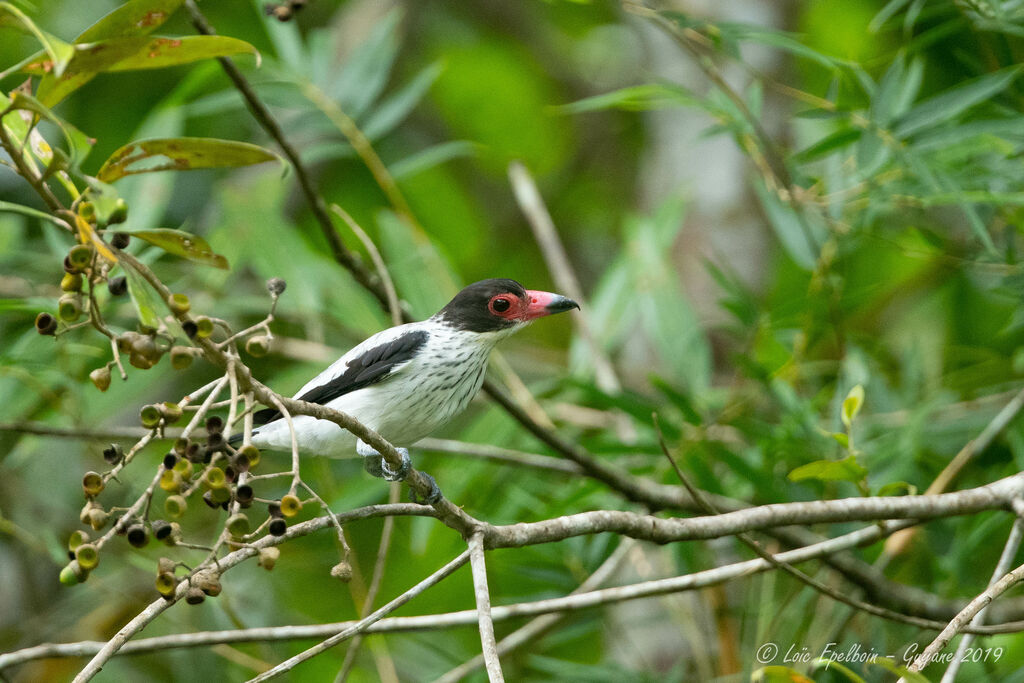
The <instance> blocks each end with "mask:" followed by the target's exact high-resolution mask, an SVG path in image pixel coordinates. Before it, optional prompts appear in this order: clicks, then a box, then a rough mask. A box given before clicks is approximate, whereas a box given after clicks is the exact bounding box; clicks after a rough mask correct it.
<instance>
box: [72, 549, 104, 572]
mask: <svg viewBox="0 0 1024 683" xmlns="http://www.w3.org/2000/svg"><path fill="white" fill-rule="evenodd" d="M75 559H76V560H78V565H79V566H80V567H81V568H82V569H84V570H86V571H89V570H90V569H95V568H96V565H98V564H99V563H100V551H99V550H97V548H96V546H94V545H93V544H92V543H83V544H82V545H80V546H78V548H76V549H75Z"/></svg>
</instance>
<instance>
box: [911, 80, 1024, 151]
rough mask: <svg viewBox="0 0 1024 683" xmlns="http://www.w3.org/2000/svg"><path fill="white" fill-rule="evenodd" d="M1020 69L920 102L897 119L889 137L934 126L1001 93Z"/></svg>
mask: <svg viewBox="0 0 1024 683" xmlns="http://www.w3.org/2000/svg"><path fill="white" fill-rule="evenodd" d="M1021 68H1022V67H1020V66H1012V67H1007V68H1005V69H1001V70H999V71H996V72H993V73H990V74H987V75H985V76H981V77H980V78H975V79H972V80H970V81H966V82H964V83H963V84H961V85H958V86H956V87H953V88H949V89H948V90H945V91H943V92H941V93H939V94H938V95H935V96H934V97H930V98H928V99H927V100H925V101H924V102H921V103H920V104H918V105H917V106H916V107H914V108H913V109H911V110H910V111H908V112H907V113H906V114H904V115H903V116H901V117H900V118H899V119H898V120H897V121H896V124H895V125H894V126H893V134H894V135H895V136H896V137H897V138H900V139H903V138H907V137H909V136H911V135H913V134H914V133H917V132H920V131H922V130H925V129H927V128H930V127H932V126H935V125H936V124H939V123H942V122H944V121H949V120H951V119H954V118H956V117H957V116H958V115H960V114H961V113H963V112H965V111H967V110H968V109H970V108H971V107H973V106H974V105H976V104H979V103H981V102H984V101H985V100H987V99H989V98H990V97H992V96H993V95H996V94H998V93H1000V92H1002V91H1003V90H1005V89H1006V88H1007V87H1008V86H1009V85H1010V84H1011V83H1012V82H1013V81H1014V79H1015V78H1017V76H1018V75H1019V74H1020V71H1021Z"/></svg>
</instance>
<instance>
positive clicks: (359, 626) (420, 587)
mask: <svg viewBox="0 0 1024 683" xmlns="http://www.w3.org/2000/svg"><path fill="white" fill-rule="evenodd" d="M468 561H469V551H468V550H466V551H464V552H463V553H462V554H461V555H459V556H458V557H456V558H455V559H454V560H452V561H451V562H449V563H448V564H446V565H445V566H443V567H441V568H440V569H438V570H437V571H436V572H434V573H433V574H431V575H430V576H428V577H427V578H425V579H423V580H422V581H420V582H419V583H418V584H416V585H415V586H413V587H412V588H410V589H409V590H407V591H406V592H404V593H402V594H401V595H399V596H398V597H397V598H395V599H394V600H392V601H391V602H389V603H388V604H386V605H384V606H383V607H381V608H380V609H378V610H377V611H375V612H373V614H371V615H369V616H368V617H366V618H365V619H360V620H359V621H358V622H356V623H355V624H353V625H352V626H349V627H348V628H346V629H344V630H343V631H341V632H339V633H336V634H335V635H333V636H331V637H330V638H328V639H327V640H324V641H322V642H320V643H318V644H317V645H315V646H313V647H311V648H309V649H308V650H304V651H303V652H300V653H299V654H297V655H295V656H294V657H291V658H290V659H286V660H285V661H283V662H281V663H280V664H278V665H277V666H275V667H274V668H273V669H271V670H269V671H265V672H263V673H261V674H260V675H259V676H256V677H255V678H253V679H251V680H250V682H249V683H261V682H262V681H269V680H271V679H273V678H277V677H278V676H280V675H281V674H283V673H287V672H288V671H291V670H292V669H294V668H295V667H296V666H298V665H299V664H301V663H302V662H305V661H307V660H309V659H312V658H313V657H315V656H317V655H318V654H320V653H322V652H325V651H326V650H328V649H330V648H332V647H334V646H335V645H337V644H338V643H340V642H342V641H344V640H346V639H348V638H351V637H352V636H354V635H356V634H357V633H363V632H364V631H366V629H367V628H369V627H370V626H371V625H373V624H374V623H376V622H378V621H380V620H381V619H382V618H383V617H384V616H385V615H387V614H390V613H391V612H394V611H395V610H396V609H398V608H399V607H401V606H402V605H404V604H405V603H407V602H409V601H410V600H412V599H413V598H415V597H416V596H417V595H420V594H421V593H423V592H424V591H425V590H427V589H428V588H430V587H432V586H434V585H436V584H437V583H439V582H440V581H441V580H442V579H444V578H445V577H447V576H449V575H451V574H452V573H454V572H455V570H456V569H458V568H459V567H461V566H462V565H464V564H466V562H468Z"/></svg>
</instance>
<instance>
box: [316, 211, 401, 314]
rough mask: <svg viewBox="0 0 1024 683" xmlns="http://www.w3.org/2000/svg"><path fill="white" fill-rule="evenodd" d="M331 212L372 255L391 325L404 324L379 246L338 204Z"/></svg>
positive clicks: (389, 274)
mask: <svg viewBox="0 0 1024 683" xmlns="http://www.w3.org/2000/svg"><path fill="white" fill-rule="evenodd" d="M331 211H333V212H334V213H336V214H338V215H339V216H341V219H342V220H343V221H345V224H346V225H348V228H349V230H351V231H352V232H353V233H354V234H355V236H356V237H358V238H359V241H360V242H362V243H363V246H364V247H365V248H366V253H368V254H369V255H370V260H371V261H372V262H373V267H374V268H376V269H377V275H379V276H380V280H381V282H382V283H383V285H384V291H385V292H387V295H388V312H390V313H391V324H392V325H395V326H398V325H401V324H402V322H403V321H402V306H401V304H400V303H399V301H398V293H397V292H396V291H395V282H394V280H392V279H391V273H389V272H388V267H387V266H386V265H385V264H384V259H383V257H381V255H380V250H379V249H377V245H376V244H374V243H373V240H371V239H370V236H369V235H367V234H366V231H365V230H363V229H362V228H361V227H360V226H359V223H357V222H356V219H354V218H352V216H350V215H349V213H348V211H346V210H345V209H343V208H341V207H340V206H338V205H337V204H331Z"/></svg>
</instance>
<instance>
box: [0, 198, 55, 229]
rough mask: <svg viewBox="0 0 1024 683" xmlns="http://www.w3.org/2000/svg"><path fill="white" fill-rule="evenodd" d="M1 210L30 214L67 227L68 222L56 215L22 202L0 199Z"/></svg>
mask: <svg viewBox="0 0 1024 683" xmlns="http://www.w3.org/2000/svg"><path fill="white" fill-rule="evenodd" d="M0 211H6V212H8V213H20V214H22V215H24V216H30V217H32V218H38V219H40V220H44V221H49V222H51V223H53V224H54V225H58V226H60V227H62V228H67V227H68V224H67V223H65V222H64V221H62V220H60V219H59V218H57V217H56V216H51V215H50V214H48V213H46V212H45V211H39V210H37V209H33V208H31V207H28V206H22V205H21V204H14V203H12V202H4V201H0Z"/></svg>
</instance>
